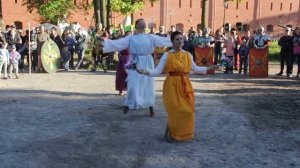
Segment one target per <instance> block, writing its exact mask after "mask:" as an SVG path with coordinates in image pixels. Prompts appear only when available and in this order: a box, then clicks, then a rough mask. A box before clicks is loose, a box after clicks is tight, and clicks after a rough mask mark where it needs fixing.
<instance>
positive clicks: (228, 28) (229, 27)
mask: <svg viewBox="0 0 300 168" xmlns="http://www.w3.org/2000/svg"><path fill="white" fill-rule="evenodd" d="M224 29H225V31H226V32H230V30H231V24H230V23H225V28H224Z"/></svg>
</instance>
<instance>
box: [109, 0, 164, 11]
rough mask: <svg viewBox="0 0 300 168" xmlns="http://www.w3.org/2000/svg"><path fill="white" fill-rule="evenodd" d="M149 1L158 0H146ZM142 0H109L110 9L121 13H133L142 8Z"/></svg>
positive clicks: (155, 0) (154, 0)
mask: <svg viewBox="0 0 300 168" xmlns="http://www.w3.org/2000/svg"><path fill="white" fill-rule="evenodd" d="M148 1H149V2H151V3H154V2H157V1H159V0H148ZM144 3H145V1H144V0H111V9H112V10H113V11H114V12H120V13H121V14H123V15H128V14H129V13H134V12H136V11H138V10H141V9H143V8H144Z"/></svg>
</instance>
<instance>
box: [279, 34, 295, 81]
mask: <svg viewBox="0 0 300 168" xmlns="http://www.w3.org/2000/svg"><path fill="white" fill-rule="evenodd" d="M278 45H279V46H280V47H281V51H280V72H279V73H278V74H277V75H278V76H282V74H283V69H284V62H286V75H287V77H292V68H291V61H292V57H293V37H292V31H291V29H290V28H286V29H285V34H284V36H282V37H281V38H280V39H279V41H278Z"/></svg>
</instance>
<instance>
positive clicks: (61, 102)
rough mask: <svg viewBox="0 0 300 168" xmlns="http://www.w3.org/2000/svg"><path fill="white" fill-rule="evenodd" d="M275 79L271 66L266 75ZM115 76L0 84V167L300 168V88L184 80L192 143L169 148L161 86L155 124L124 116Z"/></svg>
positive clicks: (274, 82)
mask: <svg viewBox="0 0 300 168" xmlns="http://www.w3.org/2000/svg"><path fill="white" fill-rule="evenodd" d="M270 69H271V70H270V74H275V73H276V72H277V70H278V65H276V66H273V65H271V66H270ZM114 75H115V73H114V72H109V73H106V74H104V73H102V72H96V73H91V72H84V71H81V72H72V71H71V72H59V73H56V74H52V75H49V74H32V75H27V74H23V75H22V76H21V79H20V80H8V81H4V80H0V95H1V96H0V106H1V108H0V119H1V122H0V167H1V168H2V167H3V168H6V167H7V168H12V167H22V168H23V167H26V168H27V167H28V168H40V167H47V168H48V167H49V168H54V167H59V168H61V167H72V168H77V167H78V168H85V167H101V168H104V167H105V168H106V167H107V168H152V167H153V168H174V167H178V168H198V167H217V168H219V167H222V168H241V167H247V168H248V167H251V168H252V167H253V168H260V167H270V168H283V167H284V168H290V167H291V168H292V167H295V168H296V167H300V158H299V156H300V145H299V144H300V80H298V79H294V78H293V79H292V78H285V77H276V76H274V75H270V77H269V78H266V79H253V78H248V77H245V76H240V75H238V74H234V75H224V74H221V73H218V74H216V75H214V76H198V75H191V80H192V82H193V86H194V89H195V95H196V102H197V103H196V137H195V139H194V140H193V141H191V142H186V143H175V144H169V143H167V142H165V140H164V139H163V133H164V130H165V125H166V114H165V111H164V108H163V105H162V83H163V80H164V77H158V78H157V80H156V90H157V92H156V95H157V98H156V107H155V110H156V116H155V117H154V118H149V117H147V115H148V113H147V110H138V111H130V112H129V113H128V114H127V115H123V114H122V110H121V109H122V105H123V102H124V97H118V96H115V94H116V93H117V92H116V91H115V90H114V78H115V76H114Z"/></svg>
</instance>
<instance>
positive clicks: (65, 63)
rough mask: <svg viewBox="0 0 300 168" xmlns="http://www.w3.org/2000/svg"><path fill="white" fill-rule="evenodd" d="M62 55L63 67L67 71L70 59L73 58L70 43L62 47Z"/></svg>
mask: <svg viewBox="0 0 300 168" xmlns="http://www.w3.org/2000/svg"><path fill="white" fill-rule="evenodd" d="M61 56H62V62H63V67H64V69H65V70H66V71H68V70H69V63H70V59H71V54H70V51H69V49H68V45H64V47H63V48H62V50H61Z"/></svg>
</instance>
